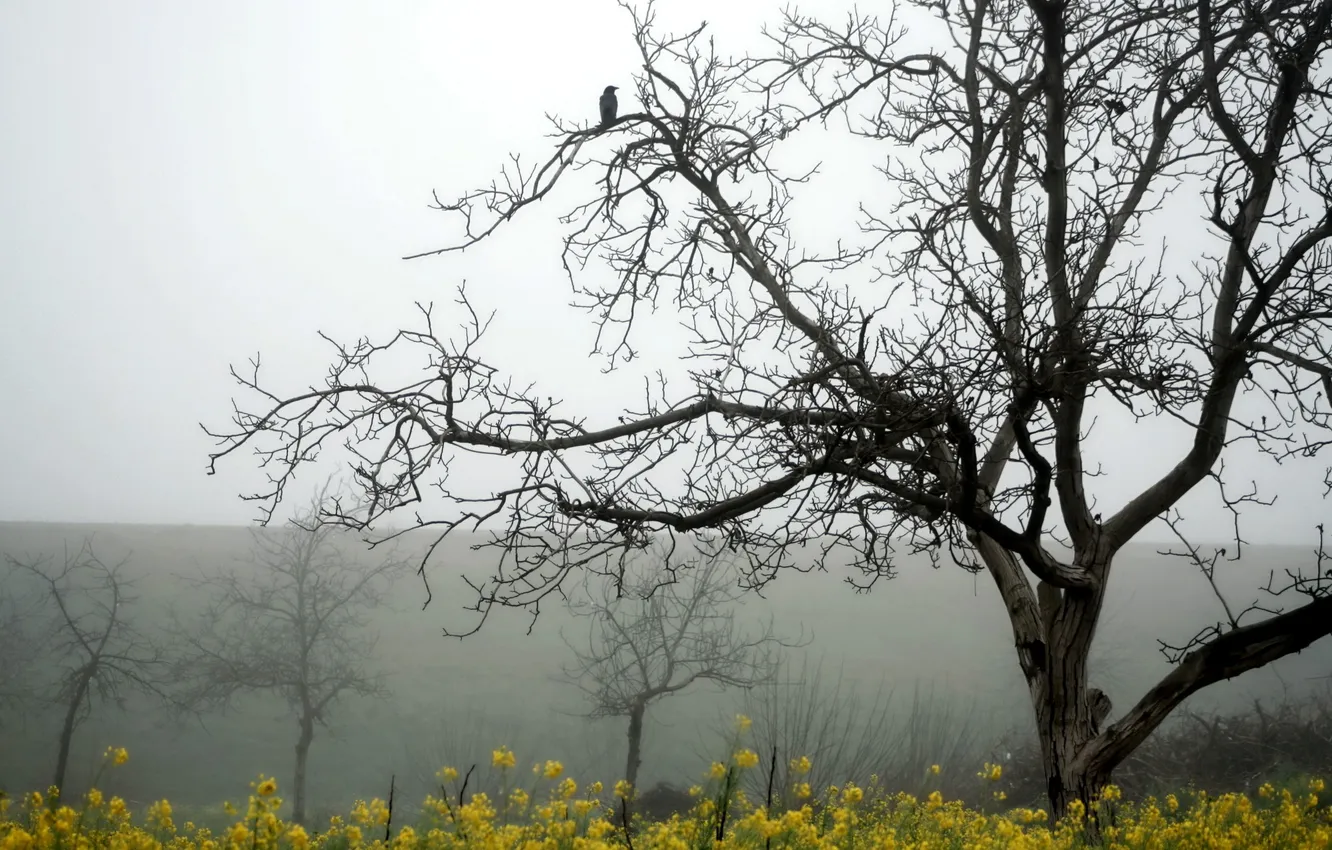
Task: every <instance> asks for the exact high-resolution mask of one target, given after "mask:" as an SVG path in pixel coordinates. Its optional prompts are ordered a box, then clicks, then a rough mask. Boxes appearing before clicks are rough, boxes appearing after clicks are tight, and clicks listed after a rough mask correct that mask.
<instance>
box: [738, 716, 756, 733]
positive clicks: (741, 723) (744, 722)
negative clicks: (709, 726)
mask: <svg viewBox="0 0 1332 850" xmlns="http://www.w3.org/2000/svg"><path fill="white" fill-rule="evenodd" d="M753 725H754V721H752V720H750V719H749V718H748V717H746V716H745V715H743V714H737V715H736V716H735V728H736V730H737V731H739V732H740V734H742V735H743V734H744V733H746V732H748V731H749V727H750V726H753Z"/></svg>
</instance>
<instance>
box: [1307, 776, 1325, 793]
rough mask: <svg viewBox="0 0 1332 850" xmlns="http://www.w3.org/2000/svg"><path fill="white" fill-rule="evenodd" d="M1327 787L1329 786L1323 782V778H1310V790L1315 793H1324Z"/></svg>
mask: <svg viewBox="0 0 1332 850" xmlns="http://www.w3.org/2000/svg"><path fill="white" fill-rule="evenodd" d="M1326 787H1327V786H1326V785H1325V784H1324V783H1323V780H1321V779H1317V778H1315V779H1310V780H1309V790H1310V791H1312V792H1314V793H1315V794H1321V793H1323V789H1324V788H1326Z"/></svg>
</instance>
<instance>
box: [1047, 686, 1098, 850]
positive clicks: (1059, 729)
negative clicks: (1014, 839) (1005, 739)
mask: <svg viewBox="0 0 1332 850" xmlns="http://www.w3.org/2000/svg"><path fill="white" fill-rule="evenodd" d="M1084 692H1085V691H1084ZM1038 713H1039V712H1038ZM1086 713H1087V712H1086V711H1085V710H1082V711H1066V712H1063V713H1062V714H1052V715H1051V716H1050V718H1049V719H1048V720H1047V721H1046V722H1045V723H1043V724H1042V728H1041V735H1040V737H1041V760H1042V765H1043V767H1044V769H1045V781H1046V796H1047V797H1048V799H1049V802H1050V815H1051V817H1052V818H1055V819H1058V818H1063V817H1065V816H1067V815H1068V814H1069V809H1070V807H1071V806H1072V805H1073V802H1074V801H1075V800H1076V801H1079V802H1080V803H1081V804H1082V811H1083V815H1084V816H1085V818H1086V827H1087V837H1088V838H1089V839H1097V838H1099V826H1098V824H1097V821H1096V805H1097V803H1098V802H1099V801H1100V799H1101V792H1102V791H1103V790H1104V789H1105V786H1106V785H1107V784H1108V783H1109V780H1110V777H1109V775H1108V774H1098V773H1093V772H1092V771H1091V770H1089V769H1088V765H1087V764H1086V762H1085V760H1083V759H1080V758H1078V753H1079V751H1080V750H1081V749H1082V747H1083V746H1084V745H1085V744H1086V743H1087V741H1089V740H1091V738H1092V737H1094V735H1093V734H1089V733H1088V731H1087V729H1086V728H1085V726H1084V722H1085V721H1084V718H1083V717H1081V716H1080V715H1085V714H1086Z"/></svg>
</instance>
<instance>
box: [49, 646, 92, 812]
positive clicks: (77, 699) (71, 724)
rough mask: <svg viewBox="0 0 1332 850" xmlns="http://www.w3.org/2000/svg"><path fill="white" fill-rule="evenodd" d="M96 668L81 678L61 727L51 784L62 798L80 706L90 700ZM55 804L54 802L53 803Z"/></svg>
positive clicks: (90, 668) (86, 672) (81, 675)
mask: <svg viewBox="0 0 1332 850" xmlns="http://www.w3.org/2000/svg"><path fill="white" fill-rule="evenodd" d="M96 669H97V668H96V667H95V666H91V665H90V666H89V667H88V668H87V669H85V670H84V671H83V673H82V674H80V676H79V681H78V685H77V686H76V687H75V688H74V691H73V693H72V694H71V695H70V698H69V705H68V706H67V707H66V709H65V722H64V723H63V724H61V726H60V750H59V752H58V753H57V754H56V767H55V778H54V779H53V780H52V781H51V784H52V785H54V786H55V787H56V788H57V789H59V791H60V794H61V796H64V792H65V772H66V769H67V768H68V767H69V749H70V746H71V744H72V743H73V741H74V729H75V728H76V727H77V726H78V725H79V706H80V705H82V704H83V701H84V700H85V699H87V698H88V688H89V686H90V685H91V684H92V678H93V674H94V673H95V672H96ZM51 802H52V803H53V804H54V802H55V801H54V800H52V801H51Z"/></svg>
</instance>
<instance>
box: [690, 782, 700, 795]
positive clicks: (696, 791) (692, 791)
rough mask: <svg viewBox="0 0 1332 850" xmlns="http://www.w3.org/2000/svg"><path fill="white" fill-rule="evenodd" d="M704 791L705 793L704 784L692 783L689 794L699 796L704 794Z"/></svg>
mask: <svg viewBox="0 0 1332 850" xmlns="http://www.w3.org/2000/svg"><path fill="white" fill-rule="evenodd" d="M702 793H703V786H702V785H690V786H689V796H691V797H697V796H699V795H700V794H702Z"/></svg>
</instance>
